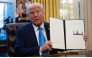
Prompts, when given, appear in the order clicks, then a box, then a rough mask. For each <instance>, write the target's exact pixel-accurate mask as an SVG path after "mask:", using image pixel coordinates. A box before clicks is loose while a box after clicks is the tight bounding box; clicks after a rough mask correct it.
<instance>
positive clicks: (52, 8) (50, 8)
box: [31, 0, 60, 22]
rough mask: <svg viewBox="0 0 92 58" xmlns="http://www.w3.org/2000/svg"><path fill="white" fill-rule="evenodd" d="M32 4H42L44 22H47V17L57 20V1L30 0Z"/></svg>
mask: <svg viewBox="0 0 92 58" xmlns="http://www.w3.org/2000/svg"><path fill="white" fill-rule="evenodd" d="M31 2H32V3H35V2H37V3H40V4H43V7H44V21H45V22H49V17H54V18H59V17H60V16H59V0H31Z"/></svg>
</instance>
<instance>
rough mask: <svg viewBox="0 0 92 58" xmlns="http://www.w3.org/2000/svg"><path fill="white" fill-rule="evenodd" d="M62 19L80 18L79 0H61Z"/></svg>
mask: <svg viewBox="0 0 92 58" xmlns="http://www.w3.org/2000/svg"><path fill="white" fill-rule="evenodd" d="M59 3H60V19H63V20H66V19H79V13H78V11H79V10H78V0H60V1H59Z"/></svg>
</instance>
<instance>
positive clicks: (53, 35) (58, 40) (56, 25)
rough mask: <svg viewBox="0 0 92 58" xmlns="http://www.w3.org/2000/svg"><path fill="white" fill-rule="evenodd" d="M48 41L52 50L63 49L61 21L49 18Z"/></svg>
mask: <svg viewBox="0 0 92 58" xmlns="http://www.w3.org/2000/svg"><path fill="white" fill-rule="evenodd" d="M50 39H51V41H52V45H53V48H58V49H65V41H64V28H63V20H59V19H56V18H51V17H50Z"/></svg>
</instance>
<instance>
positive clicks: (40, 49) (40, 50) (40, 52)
mask: <svg viewBox="0 0 92 58" xmlns="http://www.w3.org/2000/svg"><path fill="white" fill-rule="evenodd" d="M39 54H40V55H42V52H41V47H40V51H39Z"/></svg>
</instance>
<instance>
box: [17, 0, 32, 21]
mask: <svg viewBox="0 0 92 58" xmlns="http://www.w3.org/2000/svg"><path fill="white" fill-rule="evenodd" d="M29 3H31V0H16V14H15V18H16V20H15V22H17V21H20V20H27V14H26V7H27V5H28V4H29Z"/></svg>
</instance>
